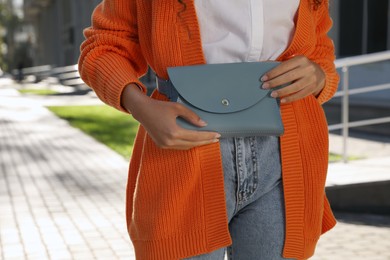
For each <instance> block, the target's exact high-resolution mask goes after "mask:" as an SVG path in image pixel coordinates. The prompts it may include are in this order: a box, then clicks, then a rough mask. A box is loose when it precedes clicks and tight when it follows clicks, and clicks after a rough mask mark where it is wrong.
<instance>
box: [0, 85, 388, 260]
mask: <svg viewBox="0 0 390 260" xmlns="http://www.w3.org/2000/svg"><path fill="white" fill-rule="evenodd" d="M389 161H390V154H389V155H388V157H383V159H381V160H379V164H381V165H382V166H383V167H379V166H378V162H373V163H374V164H375V166H376V167H377V168H375V172H376V173H378V172H383V175H385V174H386V172H388V169H389V168H388V166H389V164H387V162H389ZM382 163H383V164H382ZM362 164H367V165H368V166H367V167H368V169H370V170H371V171H372V169H374V168H373V166H374V165H372V163H370V161H367V160H362V161H356V162H352V163H350V164H348V165H338V164H334V165H330V176H332V175H334V178H333V177H332V178H330V179H329V181H330V182H331V183H332V181H333V184H334V183H335V182H337V181H340V179H338V178H337V175H338V173H336V172H338V171H340V172H341V173H343V174H352V172H353V171H355V169H356V168H358V169H362V166H361V165H362ZM355 166H356V167H355ZM127 167H128V161H127V160H125V159H123V158H122V157H121V156H119V155H118V154H116V153H115V152H113V151H112V150H110V149H108V148H107V147H106V146H104V145H102V144H100V143H98V142H96V141H95V140H94V139H92V138H91V137H89V136H87V135H85V134H83V133H82V132H81V131H79V130H77V129H74V128H72V127H70V126H69V125H68V123H67V122H66V121H64V120H61V119H58V118H57V117H55V116H54V115H53V114H52V113H51V112H50V111H48V110H47V109H46V108H44V107H43V106H42V105H41V103H40V102H38V101H37V100H33V99H31V98H26V97H25V96H20V95H19V94H18V92H17V91H15V89H14V88H13V87H12V86H11V85H10V86H0V248H1V249H0V251H1V252H0V259H4V260H9V259H37V260H41V259H87V260H88V259H110V260H111V259H135V258H134V252H133V249H132V245H131V243H130V241H129V239H128V235H127V232H126V224H125V218H124V216H125V213H124V196H125V184H126V178H127V176H126V175H127ZM354 167H355V168H354ZM386 169H387V170H386ZM362 176H367V173H365V172H364V171H363V172H362ZM370 176H373V175H372V174H371V175H370ZM381 176H382V175H381ZM351 177H355V176H351ZM364 181H370V179H369V178H366V179H365V180H364ZM330 185H331V184H330ZM338 219H339V220H340V222H339V224H338V225H337V226H336V228H335V229H334V230H333V231H331V232H329V233H328V234H325V235H324V236H323V237H322V238H321V240H320V243H319V246H318V249H317V253H316V255H315V256H314V257H313V258H312V259H326V260H337V259H364V260H368V259H370V260H371V259H378V260H379V259H381V260H387V259H390V242H388V241H389V240H390V218H388V217H378V216H371V215H348V214H340V215H338Z"/></svg>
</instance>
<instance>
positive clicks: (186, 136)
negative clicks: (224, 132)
mask: <svg viewBox="0 0 390 260" xmlns="http://www.w3.org/2000/svg"><path fill="white" fill-rule="evenodd" d="M164 105H168V106H169V107H170V108H169V111H170V112H168V113H169V114H171V116H169V117H168V118H167V119H169V120H167V119H166V120H163V121H161V124H160V125H158V126H157V127H158V128H159V129H160V130H159V131H158V132H156V133H154V131H152V129H147V131H148V130H149V131H148V132H149V134H150V136H151V137H152V139H153V141H154V142H155V143H156V145H157V146H158V147H160V148H162V149H178V150H187V149H191V148H193V147H195V146H201V145H206V144H211V143H215V142H218V140H219V138H220V137H221V135H220V134H218V133H216V132H208V131H193V130H187V129H184V128H181V127H179V126H178V125H177V124H176V117H178V116H180V117H182V118H184V119H185V120H187V121H189V122H190V123H192V124H194V125H196V126H199V127H202V126H206V125H207V123H206V122H204V121H203V120H201V119H200V118H199V116H198V115H197V114H196V113H194V112H193V111H191V110H190V109H188V108H187V107H185V106H184V105H182V104H179V103H165V104H164ZM168 113H164V116H167V114H168ZM168 121H169V122H168ZM163 125H165V127H163Z"/></svg>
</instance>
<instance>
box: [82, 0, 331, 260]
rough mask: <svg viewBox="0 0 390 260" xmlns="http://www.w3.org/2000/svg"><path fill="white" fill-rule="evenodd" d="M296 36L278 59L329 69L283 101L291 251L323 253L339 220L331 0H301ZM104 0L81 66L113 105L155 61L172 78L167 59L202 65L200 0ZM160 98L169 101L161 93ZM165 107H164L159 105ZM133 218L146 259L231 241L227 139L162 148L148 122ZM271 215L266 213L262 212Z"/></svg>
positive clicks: (132, 191)
mask: <svg viewBox="0 0 390 260" xmlns="http://www.w3.org/2000/svg"><path fill="white" fill-rule="evenodd" d="M300 2H301V3H300V6H299V9H298V14H297V18H296V31H295V35H294V37H293V40H292V43H291V44H290V46H289V47H288V48H287V49H286V50H285V51H284V53H283V54H282V55H280V57H279V58H278V60H280V61H283V60H286V59H288V58H289V57H291V56H293V55H306V56H307V57H309V58H310V59H311V60H313V61H315V62H316V63H318V64H319V65H320V66H321V67H322V69H323V70H324V71H325V73H326V85H325V87H324V89H323V90H322V92H321V93H320V95H319V96H318V97H317V98H316V97H314V96H312V95H311V96H308V97H306V98H304V99H302V100H299V101H296V102H293V103H290V104H283V105H282V106H281V111H282V119H283V122H284V126H285V134H284V135H283V136H282V137H281V157H282V159H281V160H282V171H283V185H284V196H285V213H286V238H285V246H284V251H283V255H284V256H285V257H288V258H296V259H305V258H308V257H310V256H312V255H313V253H314V249H315V245H316V243H317V241H318V239H319V236H320V235H321V234H322V233H324V232H326V231H327V230H329V229H331V228H332V227H333V226H334V225H335V223H336V222H335V219H334V217H333V214H332V212H331V209H330V207H329V203H328V201H327V199H326V197H325V192H324V186H325V178H326V172H327V165H328V131H327V122H326V118H325V116H324V112H323V109H322V107H321V104H322V103H324V102H325V101H327V100H329V99H330V98H331V97H332V96H333V94H334V93H335V91H336V88H337V84H338V75H337V74H336V71H335V67H334V64H333V62H334V58H335V57H334V46H333V43H332V41H331V40H330V39H329V38H328V36H327V32H328V30H329V29H330V27H331V24H332V22H331V19H330V17H329V12H328V1H323V4H321V5H320V6H319V8H314V7H313V6H312V4H311V2H312V1H311V0H301V1H300ZM185 3H186V7H185V8H184V7H183V5H181V4H180V3H179V1H177V0H153V1H152V0H104V1H103V2H102V3H101V4H99V5H98V6H97V8H96V9H95V11H94V13H93V17H92V18H93V19H92V26H91V27H90V28H87V29H86V30H85V31H84V34H85V37H86V40H85V42H84V43H83V44H82V46H81V51H82V52H81V56H80V60H79V69H80V72H81V76H82V78H83V79H84V81H85V82H86V83H87V84H88V85H90V86H91V87H92V88H93V89H94V90H95V91H96V93H97V95H98V96H99V97H100V98H101V99H102V100H103V101H104V102H106V103H107V104H108V105H111V106H113V107H115V108H117V109H119V110H121V111H124V112H126V111H125V110H124V109H123V108H122V107H121V105H120V99H121V94H122V91H123V89H124V87H125V86H126V85H128V84H129V83H136V84H138V85H139V86H141V87H142V88H143V90H144V91H146V89H145V86H143V85H142V83H141V82H140V81H139V80H138V79H139V77H141V76H142V75H143V74H145V72H146V71H147V65H150V67H151V68H152V69H153V70H154V71H155V72H156V73H157V75H159V76H160V77H162V78H167V72H166V69H167V67H172V66H181V65H191V64H202V63H205V58H204V56H203V52H202V45H201V38H200V32H199V25H198V22H197V17H196V10H195V8H194V3H193V0H186V1H185ZM152 98H156V99H160V100H166V98H165V96H163V95H162V94H160V93H158V92H157V91H155V92H154V93H153V95H152ZM156 113H163V111H156ZM126 217H127V224H128V226H127V227H128V231H129V234H130V237H131V239H132V242H133V245H134V248H135V253H136V257H137V259H141V260H149V259H150V260H172V259H180V258H185V257H189V256H193V255H198V254H203V253H207V252H211V251H213V250H215V249H218V248H221V247H225V246H228V245H229V244H231V238H230V235H229V231H228V223H227V213H226V205H225V194H224V188H223V172H222V165H221V156H220V148H219V144H218V143H216V144H211V145H206V146H201V147H196V148H193V149H191V150H189V151H178V150H164V149H159V148H158V147H157V146H156V145H155V144H154V143H153V141H152V139H151V138H150V137H149V136H148V134H147V133H146V131H145V130H144V128H143V127H142V126H140V128H139V131H138V134H137V137H136V140H135V144H134V150H133V155H132V158H131V162H130V167H129V177H128V186H127V201H126ZM260 217H261V216H259V218H260Z"/></svg>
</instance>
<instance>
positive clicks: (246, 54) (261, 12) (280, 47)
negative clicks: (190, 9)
mask: <svg viewBox="0 0 390 260" xmlns="http://www.w3.org/2000/svg"><path fill="white" fill-rule="evenodd" d="M298 6H299V0H195V8H196V12H197V16H198V21H199V25H200V32H201V38H202V47H203V52H204V55H205V58H206V62H207V63H230V62H244V61H246V62H250V61H264V60H275V59H276V58H277V57H278V56H279V55H280V54H282V52H283V51H284V50H285V49H286V48H287V47H288V45H289V44H290V41H291V40H292V37H293V34H294V32H295V16H296V13H297V10H298Z"/></svg>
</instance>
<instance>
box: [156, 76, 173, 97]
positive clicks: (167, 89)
mask: <svg viewBox="0 0 390 260" xmlns="http://www.w3.org/2000/svg"><path fill="white" fill-rule="evenodd" d="M156 87H157V90H158V92H160V93H161V94H164V95H165V96H167V97H168V98H169V100H171V101H174V102H176V101H177V98H178V97H179V94H178V93H177V91H176V89H175V87H174V86H173V84H172V82H171V81H170V80H165V79H161V78H159V77H157V76H156Z"/></svg>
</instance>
